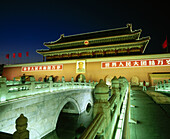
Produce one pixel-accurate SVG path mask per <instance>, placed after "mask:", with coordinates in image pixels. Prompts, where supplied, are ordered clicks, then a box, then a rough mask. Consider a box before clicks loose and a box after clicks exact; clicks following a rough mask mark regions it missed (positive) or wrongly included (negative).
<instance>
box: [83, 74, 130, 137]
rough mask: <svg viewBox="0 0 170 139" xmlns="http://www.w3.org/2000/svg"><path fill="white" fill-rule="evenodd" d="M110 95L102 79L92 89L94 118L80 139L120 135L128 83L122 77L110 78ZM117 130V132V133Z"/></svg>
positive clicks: (124, 115)
mask: <svg viewBox="0 0 170 139" xmlns="http://www.w3.org/2000/svg"><path fill="white" fill-rule="evenodd" d="M111 82H112V85H111V87H112V88H111V90H110V91H111V96H110V95H109V88H108V86H107V85H106V83H105V82H104V81H103V80H100V82H99V83H98V84H97V85H96V87H95V89H94V98H95V103H94V110H93V116H94V120H93V121H92V122H91V124H90V125H89V126H88V127H87V128H86V130H85V131H84V132H83V134H82V135H81V137H80V139H89V138H102V139H111V138H114V137H113V136H114V135H115V136H118V135H119V136H122V134H123V127H124V122H125V121H124V119H125V117H126V116H127V115H126V108H127V99H128V93H129V83H128V81H127V80H126V78H124V77H119V79H117V78H116V77H114V78H113V79H112V81H111ZM117 132H118V133H117Z"/></svg>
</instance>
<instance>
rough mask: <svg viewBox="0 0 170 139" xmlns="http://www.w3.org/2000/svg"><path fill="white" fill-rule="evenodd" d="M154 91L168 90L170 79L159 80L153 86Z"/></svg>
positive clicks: (169, 88)
mask: <svg viewBox="0 0 170 139" xmlns="http://www.w3.org/2000/svg"><path fill="white" fill-rule="evenodd" d="M155 91H166V92H167V91H170V79H169V80H168V82H167V81H166V80H164V81H163V82H162V81H159V82H158V83H157V85H156V86H155Z"/></svg>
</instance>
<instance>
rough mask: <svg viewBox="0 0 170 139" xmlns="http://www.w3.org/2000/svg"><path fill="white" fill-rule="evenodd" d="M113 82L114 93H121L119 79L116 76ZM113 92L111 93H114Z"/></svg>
mask: <svg viewBox="0 0 170 139" xmlns="http://www.w3.org/2000/svg"><path fill="white" fill-rule="evenodd" d="M111 82H112V90H113V94H114V95H119V80H118V79H117V78H116V76H114V78H113V79H112V80H111ZM113 94H111V95H113Z"/></svg>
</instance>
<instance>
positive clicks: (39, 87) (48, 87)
mask: <svg viewBox="0 0 170 139" xmlns="http://www.w3.org/2000/svg"><path fill="white" fill-rule="evenodd" d="M95 85H96V83H95V82H90V81H89V82H86V80H85V81H84V82H81V81H79V82H74V80H73V78H72V79H71V81H70V82H66V81H65V80H64V78H62V81H61V82H53V81H52V78H50V79H49V81H48V82H37V81H35V80H34V79H33V81H30V82H26V83H25V84H21V82H20V81H10V82H7V83H6V82H0V102H2V101H7V100H11V99H16V98H20V97H26V96H31V95H35V94H39V93H45V92H47V93H48V92H55V91H61V90H62V91H63V90H71V89H80V88H94V87H95Z"/></svg>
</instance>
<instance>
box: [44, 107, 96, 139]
mask: <svg viewBox="0 0 170 139" xmlns="http://www.w3.org/2000/svg"><path fill="white" fill-rule="evenodd" d="M92 113H93V109H92V108H91V109H90V110H88V111H85V112H83V113H82V114H80V115H77V114H68V113H60V116H59V119H58V122H57V125H56V130H54V131H52V132H51V133H49V134H48V135H46V136H44V137H43V138H42V139H75V138H76V136H77V135H78V134H77V130H78V131H80V130H79V128H80V126H82V125H83V127H85V128H87V127H88V125H89V124H90V123H91V121H92V120H93V118H92ZM80 132H81V131H80Z"/></svg>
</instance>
